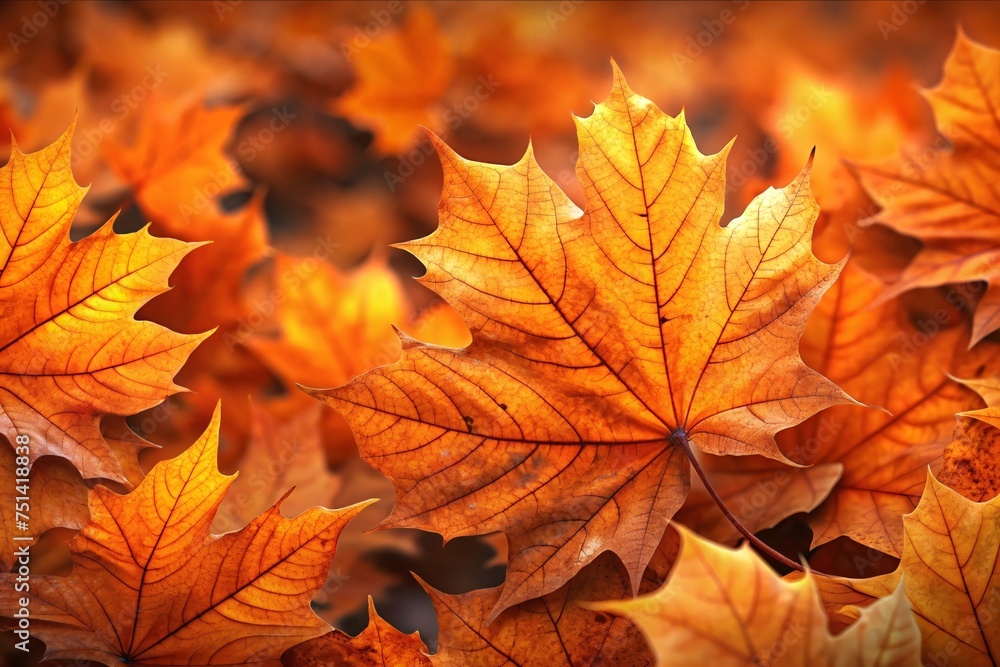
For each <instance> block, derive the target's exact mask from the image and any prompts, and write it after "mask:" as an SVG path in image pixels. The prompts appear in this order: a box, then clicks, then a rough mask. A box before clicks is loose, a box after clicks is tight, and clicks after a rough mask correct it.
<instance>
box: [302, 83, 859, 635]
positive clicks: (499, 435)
mask: <svg viewBox="0 0 1000 667" xmlns="http://www.w3.org/2000/svg"><path fill="white" fill-rule="evenodd" d="M614 69H615V72H614V86H613V88H612V91H611V93H610V95H609V97H608V98H607V99H606V100H605V101H604V102H602V103H601V104H599V105H597V107H596V109H595V111H594V113H593V115H592V116H590V117H589V118H586V119H578V120H577V123H578V126H579V138H580V160H579V166H578V170H579V175H580V177H581V180H582V182H583V185H584V189H585V191H586V193H587V212H586V213H585V214H583V215H581V212H580V211H579V209H577V208H576V206H574V205H573V204H572V203H571V202H570V201H569V199H568V198H567V197H566V196H565V195H564V194H563V193H562V191H561V190H560V189H559V187H558V186H557V185H556V184H555V183H554V182H553V181H552V180H551V179H550V178H548V176H546V175H545V173H544V172H543V171H542V170H541V169H540V167H539V166H538V163H537V162H536V161H535V158H534V156H533V154H532V151H531V148H530V146H529V149H528V151H527V153H526V154H525V156H524V157H523V158H522V159H521V160H520V161H519V162H518V163H517V164H515V165H512V166H509V167H508V166H497V165H490V164H484V163H477V162H470V161H467V160H464V159H463V158H461V157H459V156H458V155H457V154H455V153H454V152H453V151H451V150H450V149H449V148H448V147H447V146H445V145H444V144H443V143H442V142H441V141H440V140H438V139H436V138H434V143H435V146H436V148H437V150H438V153H439V154H440V156H441V159H442V163H443V167H444V178H445V184H444V194H443V196H442V200H441V205H440V226H439V228H438V229H437V231H435V232H434V233H433V234H432V235H430V236H428V237H427V238H425V239H422V240H419V241H413V242H410V243H406V244H403V245H402V246H401V247H403V248H405V249H407V250H409V251H410V252H411V253H413V254H414V255H416V256H417V257H418V258H419V259H420V260H421V261H422V262H423V263H424V264H425V265H426V266H427V273H426V275H425V277H424V278H423V279H422V282H423V283H424V284H426V285H428V286H430V287H431V288H433V289H435V290H436V291H437V292H438V293H439V294H441V296H443V297H444V298H445V299H446V300H447V301H448V302H449V303H450V304H451V305H452V306H453V307H455V309H456V310H457V311H458V312H459V313H460V314H461V315H462V317H463V318H464V319H465V321H466V323H467V324H468V326H469V328H470V330H471V332H472V343H471V345H470V346H469V347H467V348H464V349H449V348H443V347H439V346H432V345H425V344H420V343H418V342H416V341H413V340H412V339H408V338H406V337H404V342H403V347H404V351H403V357H402V359H401V360H400V361H399V362H397V363H395V364H392V365H389V366H385V367H382V368H379V369H376V370H374V371H372V372H370V373H368V374H366V375H363V376H361V377H360V378H357V379H355V380H354V381H352V382H351V383H349V384H347V385H345V386H343V387H341V388H338V389H329V390H312V393H313V394H314V395H316V396H317V397H320V398H323V399H324V400H326V402H327V403H328V404H329V405H331V406H332V407H334V408H335V409H337V410H339V411H341V412H342V413H343V414H344V415H345V416H346V418H347V419H348V421H349V422H350V423H351V426H352V428H353V429H354V432H355V434H356V435H357V436H358V440H359V447H360V449H361V453H362V456H363V457H364V458H365V459H366V460H368V461H369V462H370V463H371V464H372V465H373V466H374V467H375V468H376V469H378V470H379V471H380V472H381V473H383V474H384V475H386V476H387V477H389V478H390V479H392V480H393V482H394V485H395V488H396V498H395V506H394V509H393V514H392V516H391V517H389V519H388V520H387V521H386V522H384V523H383V524H382V525H383V526H387V527H395V526H409V527H416V528H422V529H426V530H431V531H435V532H438V533H441V534H443V535H444V536H445V538H446V539H451V538H452V537H455V536H458V535H467V534H480V533H488V532H492V531H502V532H504V533H505V534H506V535H507V538H508V540H509V542H510V563H509V566H508V572H507V583H506V584H505V587H504V590H503V593H502V594H501V595H500V597H499V599H498V601H497V607H496V609H494V611H493V614H492V616H491V620H492V619H493V618H495V617H496V615H497V614H498V613H499V612H500V611H502V610H503V609H504V608H506V607H509V606H511V605H513V604H517V603H518V602H521V601H524V600H527V599H531V598H535V597H539V596H541V595H544V594H546V593H549V592H551V591H553V590H555V589H557V588H558V587H560V586H562V585H563V584H564V583H566V581H568V580H569V579H570V577H572V576H573V574H575V573H576V572H578V571H579V570H580V569H581V568H582V567H583V566H585V565H586V564H587V563H590V562H591V561H593V560H594V558H596V557H597V556H598V555H599V554H601V553H602V552H604V551H613V552H615V553H616V554H618V555H619V556H620V557H621V559H622V560H623V561H624V563H625V564H626V566H627V568H628V571H629V573H630V575H631V578H632V582H633V586H638V583H639V579H640V575H641V573H642V571H643V569H644V567H645V565H646V563H647V562H648V561H649V559H650V557H651V556H652V553H653V551H654V549H655V547H656V545H657V543H658V542H659V541H660V537H661V536H662V535H663V531H664V529H665V528H666V525H667V522H668V521H669V519H670V517H671V516H673V514H674V513H675V512H676V510H677V509H678V507H680V505H681V503H682V502H683V501H684V498H685V496H686V495H687V492H688V488H689V467H690V464H689V459H688V456H686V454H685V452H686V451H689V444H688V442H689V441H690V442H692V443H694V444H695V445H696V446H698V447H699V448H700V449H701V450H702V451H705V452H707V453H711V454H737V455H745V454H759V455H762V456H766V457H768V458H772V459H776V460H781V461H786V462H787V460H786V459H785V457H784V456H783V455H782V454H781V452H780V451H779V450H778V448H777V446H776V444H775V442H774V433H775V432H776V431H777V430H779V429H782V428H787V427H789V426H792V425H794V424H797V423H799V422H800V421H802V420H803V419H805V418H807V417H809V416H810V415H812V414H813V413H815V412H816V411H818V410H820V409H822V408H825V407H828V406H830V405H835V404H838V403H850V402H852V399H850V398H849V397H848V396H847V395H846V394H845V393H844V392H843V391H841V390H840V389H839V388H838V387H837V386H836V385H834V384H833V383H832V382H830V381H828V380H827V379H826V378H824V377H823V376H821V375H820V374H819V373H816V372H814V371H812V370H810V369H809V368H807V367H806V366H805V364H803V363H802V361H801V359H800V358H799V354H798V342H799V337H800V336H801V334H802V330H803V328H804V327H805V325H806V320H807V319H808V317H809V313H810V311H811V310H812V308H813V307H814V306H815V305H816V303H817V302H818V300H819V299H820V297H821V296H822V294H823V292H824V291H825V290H826V289H827V288H828V287H829V285H830V284H831V283H833V281H834V280H835V279H836V277H837V274H838V273H839V270H840V266H839V265H828V264H824V263H822V262H820V261H819V260H817V259H816V258H815V257H814V256H813V255H812V252H811V250H810V239H811V231H812V227H813V224H814V222H815V218H816V212H817V207H816V204H815V202H814V200H813V199H812V196H811V195H810V191H809V175H808V169H806V170H805V171H804V172H803V173H802V174H800V176H799V177H798V178H796V179H795V181H793V182H792V183H791V184H790V185H789V186H787V187H786V188H784V189H781V190H775V189H769V190H767V191H766V192H765V193H764V194H762V195H760V196H759V197H757V198H756V199H755V200H754V201H753V202H752V203H751V204H750V206H749V207H748V209H747V211H746V212H745V213H744V214H743V215H742V216H741V217H740V218H739V219H737V220H734V221H733V222H731V223H730V224H729V225H728V226H726V227H722V226H720V225H719V219H718V217H719V215H720V214H721V211H722V208H723V203H724V202H723V200H724V194H725V183H724V173H725V169H724V163H725V158H726V154H727V153H728V147H727V148H726V149H724V150H723V151H722V152H721V153H719V154H717V155H714V156H707V157H706V156H703V155H702V154H701V153H700V152H699V151H698V149H697V147H696V146H695V144H694V140H693V138H692V137H691V134H690V132H689V130H688V127H687V125H686V123H685V121H684V118H683V116H678V117H677V118H673V117H670V116H668V115H666V114H664V113H663V112H661V111H660V110H659V109H657V108H656V107H655V106H654V105H653V104H652V103H651V102H650V101H649V100H646V99H645V98H642V97H641V96H639V95H637V94H635V93H634V92H632V91H631V90H630V89H629V88H628V86H627V84H626V83H625V80H624V78H623V77H622V75H621V73H620V72H619V71H618V69H617V67H615V68H614Z"/></svg>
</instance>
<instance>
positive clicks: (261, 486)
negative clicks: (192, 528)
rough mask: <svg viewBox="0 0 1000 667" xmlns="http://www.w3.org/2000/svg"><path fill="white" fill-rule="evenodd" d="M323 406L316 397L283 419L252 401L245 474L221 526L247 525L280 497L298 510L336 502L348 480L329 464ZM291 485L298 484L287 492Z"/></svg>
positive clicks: (220, 516)
mask: <svg viewBox="0 0 1000 667" xmlns="http://www.w3.org/2000/svg"><path fill="white" fill-rule="evenodd" d="M323 410H325V408H323V406H322V405H320V404H318V403H315V402H314V403H313V404H312V405H310V406H307V407H306V408H305V409H304V410H303V411H301V412H299V413H296V414H294V415H292V416H291V417H290V418H289V419H288V420H287V421H285V422H284V423H282V424H278V423H277V422H276V421H275V420H274V418H273V417H271V416H270V415H269V414H268V413H267V412H265V411H264V410H263V409H262V408H260V407H259V406H257V405H256V404H252V405H251V406H250V414H249V417H250V420H251V432H250V442H249V443H248V445H247V448H246V451H245V452H244V454H243V458H242V460H241V461H240V464H239V469H240V474H239V476H238V477H237V478H236V481H235V482H234V483H233V485H232V488H230V490H229V493H227V494H226V497H225V500H223V501H222V504H221V505H220V506H219V511H218V512H217V513H216V515H215V521H214V523H213V524H212V528H213V530H215V532H218V533H223V532H228V531H230V530H234V529H236V528H242V527H243V526H245V525H247V524H248V523H250V521H252V520H253V518H254V517H256V516H257V515H259V514H260V513H262V512H264V511H265V510H267V508H268V507H270V506H272V505H273V504H275V503H276V502H278V501H279V500H281V502H282V505H281V506H282V509H283V510H284V511H285V512H286V513H288V514H291V515H292V516H297V515H298V514H300V513H301V512H303V511H304V510H306V509H308V508H310V507H313V506H316V505H320V506H323V507H329V506H330V501H331V500H332V499H333V498H334V497H335V496H336V495H337V492H338V490H339V489H340V486H341V485H342V483H343V482H342V479H341V477H339V476H337V475H334V474H333V473H331V472H329V471H328V470H327V465H326V456H325V454H324V452H323V444H322V442H321V440H320V435H321V434H320V430H319V423H320V415H321V412H322V411H323ZM285 489H295V490H294V491H293V492H292V493H291V494H285V496H284V497H282V494H284V493H285Z"/></svg>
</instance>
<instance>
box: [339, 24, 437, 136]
mask: <svg viewBox="0 0 1000 667" xmlns="http://www.w3.org/2000/svg"><path fill="white" fill-rule="evenodd" d="M345 53H346V55H347V57H348V60H349V61H350V63H351V66H352V67H353V68H354V72H355V77H356V81H355V83H354V86H353V87H352V88H351V89H350V90H349V91H348V92H347V93H346V94H345V95H344V96H343V97H341V98H340V99H338V100H336V101H335V102H334V104H333V106H332V110H333V111H334V112H335V113H340V114H343V115H345V116H347V117H348V118H350V119H351V120H352V121H355V122H357V123H358V124H359V125H361V126H363V127H371V128H372V130H373V131H374V133H375V146H376V148H377V149H378V150H379V151H380V152H382V153H396V152H400V151H402V150H403V149H405V148H408V147H409V146H410V145H411V144H412V143H413V141H414V140H415V139H416V135H417V127H418V126H419V125H425V126H429V127H436V126H437V125H438V124H439V123H441V122H443V121H444V118H445V117H444V116H443V113H444V112H443V110H439V109H438V108H437V105H438V102H439V100H440V97H441V95H442V94H443V93H444V91H445V90H446V89H447V87H448V84H449V83H451V77H452V73H453V69H454V65H453V63H452V59H451V56H450V54H449V53H448V43H447V41H446V40H445V38H444V35H443V34H442V33H441V31H440V29H439V28H438V23H437V19H436V18H435V16H434V12H433V11H431V10H430V9H429V8H428V7H426V6H425V5H422V4H415V5H412V6H411V7H410V9H409V12H408V14H407V15H406V18H405V19H404V21H403V25H402V27H396V26H391V27H389V28H386V29H385V31H384V32H383V33H382V34H380V35H378V36H376V37H375V38H374V39H372V40H371V41H370V42H369V43H366V44H364V45H360V46H354V45H353V42H351V41H348V42H345ZM450 113H454V112H450Z"/></svg>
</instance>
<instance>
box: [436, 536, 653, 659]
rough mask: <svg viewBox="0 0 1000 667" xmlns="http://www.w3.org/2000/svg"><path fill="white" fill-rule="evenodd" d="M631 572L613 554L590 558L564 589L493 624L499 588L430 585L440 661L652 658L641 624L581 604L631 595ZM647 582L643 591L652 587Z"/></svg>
mask: <svg viewBox="0 0 1000 667" xmlns="http://www.w3.org/2000/svg"><path fill="white" fill-rule="evenodd" d="M631 588H632V586H631V584H630V583H629V577H628V574H627V573H626V572H625V570H624V568H622V566H621V564H620V563H618V562H616V560H615V559H614V558H613V557H612V556H611V555H610V554H608V555H605V556H604V557H602V558H600V559H598V560H597V561H595V562H593V563H591V564H590V565H589V566H587V567H586V568H585V569H584V570H582V571H581V572H580V574H579V576H577V577H574V578H573V580H572V581H570V582H569V583H567V584H566V585H565V586H563V587H562V588H560V589H559V590H557V591H555V592H553V593H549V594H548V595H546V596H545V597H542V598H540V599H538V600H531V601H529V602H524V603H521V604H520V605H518V606H516V607H514V608H512V609H509V610H507V611H505V612H504V613H503V614H501V615H500V616H499V617H498V618H497V619H496V620H494V621H493V622H492V623H490V624H489V625H487V620H486V619H487V617H488V616H489V615H490V613H491V611H492V610H493V609H494V608H495V606H496V604H497V602H498V600H499V598H500V597H501V592H500V589H499V588H494V589H488V590H482V591H473V592H471V593H465V594H463V595H445V594H444V593H441V592H439V591H436V590H434V589H433V588H431V587H430V586H428V585H427V584H424V589H425V590H426V591H427V592H428V594H430V596H431V601H432V602H433V603H434V609H435V611H436V612H437V616H438V623H439V624H440V638H439V640H438V643H439V648H438V652H437V653H436V654H435V655H434V656H432V658H431V662H432V663H433V664H435V665H475V666H476V667H494V666H495V667H500V666H501V665H534V664H539V665H551V666H552V667H556V666H559V667H570V666H575V665H651V664H652V662H653V657H652V655H650V653H649V649H648V648H647V647H646V645H645V642H644V641H643V638H642V635H641V633H640V632H639V631H638V629H637V628H636V627H635V626H634V625H632V624H631V623H629V622H628V621H625V620H624V619H620V618H615V617H613V616H609V615H608V614H604V613H601V612H599V611H591V610H589V609H585V608H584V607H583V606H582V605H581V603H582V602H584V601H587V600H591V599H594V598H602V597H616V598H617V597H625V596H627V595H629V594H630V591H631ZM651 588H652V586H650V585H649V584H648V583H647V585H645V586H643V590H647V589H651Z"/></svg>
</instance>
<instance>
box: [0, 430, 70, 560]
mask: <svg viewBox="0 0 1000 667" xmlns="http://www.w3.org/2000/svg"><path fill="white" fill-rule="evenodd" d="M19 467H21V466H19V465H17V457H16V455H15V452H14V449H12V448H10V447H6V446H4V447H0V479H3V480H4V488H3V490H2V491H0V502H2V503H3V505H2V506H0V534H2V537H3V544H4V550H3V554H2V555H0V566H2V567H3V571H4V572H10V568H11V566H12V565H13V564H14V561H15V559H16V557H15V555H14V551H15V550H16V549H17V548H18V547H19V546H23V545H24V542H20V543H19V542H18V541H15V540H14V537H15V536H21V537H24V536H28V535H30V536H33V537H35V538H38V537H41V536H42V535H44V534H45V533H46V532H47V531H48V530H49V529H51V528H57V527H64V528H74V529H76V528H82V527H83V525H84V524H85V523H87V518H88V513H87V486H86V484H84V483H83V480H82V479H81V478H80V473H78V472H77V471H76V470H75V469H74V468H73V466H71V465H70V464H69V462H68V461H65V460H62V459H58V458H55V457H51V456H50V457H45V458H43V459H42V460H40V461H38V462H37V463H36V464H35V465H33V466H31V472H30V474H29V476H28V478H27V479H28V483H27V485H24V486H23V487H22V485H21V484H20V482H19V481H18V480H20V479H23V477H22V476H21V475H20V474H18V473H17V468H19ZM16 481H17V483H15V482H16ZM19 489H23V490H19ZM19 498H20V500H19ZM15 501H17V502H18V503H20V502H25V503H26V504H27V506H28V507H29V508H30V509H29V510H28V511H27V512H24V514H27V515H28V516H29V517H30V519H29V526H30V531H22V530H17V528H16V523H15V521H16V519H17V517H16V516H15Z"/></svg>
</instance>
